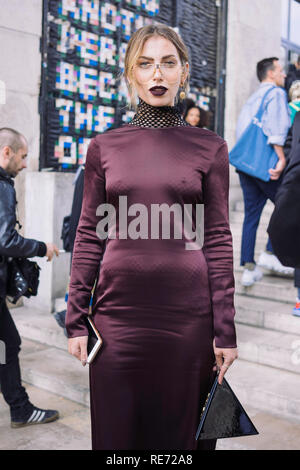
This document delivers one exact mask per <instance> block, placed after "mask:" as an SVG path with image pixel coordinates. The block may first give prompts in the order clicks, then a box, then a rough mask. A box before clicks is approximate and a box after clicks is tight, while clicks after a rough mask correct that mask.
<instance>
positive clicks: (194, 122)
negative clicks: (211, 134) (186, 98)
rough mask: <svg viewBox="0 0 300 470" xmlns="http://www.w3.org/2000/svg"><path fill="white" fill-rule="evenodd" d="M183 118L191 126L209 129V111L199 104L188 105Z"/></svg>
mask: <svg viewBox="0 0 300 470" xmlns="http://www.w3.org/2000/svg"><path fill="white" fill-rule="evenodd" d="M183 119H185V120H186V122H188V123H189V124H191V126H195V127H201V128H202V129H209V127H210V113H209V112H208V111H206V110H205V109H203V108H200V106H196V105H194V106H191V107H189V108H188V109H187V110H186V111H185V113H184V115H183Z"/></svg>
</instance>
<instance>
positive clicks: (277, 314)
mask: <svg viewBox="0 0 300 470" xmlns="http://www.w3.org/2000/svg"><path fill="white" fill-rule="evenodd" d="M273 207H274V206H273V204H272V203H271V202H268V203H267V204H266V206H265V208H264V210H263V213H262V217H261V221H260V225H259V228H258V232H257V238H256V249H255V260H256V261H257V260H258V257H259V255H260V253H261V251H262V250H264V249H265V246H266V243H267V238H268V235H267V232H266V229H267V226H268V223H269V220H270V216H271V214H272V211H273ZM243 209H244V208H243V202H242V201H238V202H237V203H236V204H235V207H234V209H233V210H232V211H231V212H230V226H231V231H232V236H233V248H234V272H235V284H236V286H235V307H236V328H237V337H238V349H239V360H238V361H236V362H235V363H234V364H233V365H232V367H231V369H229V371H228V375H227V377H228V380H229V381H230V383H231V384H232V387H233V389H234V390H235V392H236V394H237V395H238V396H239V398H240V400H241V401H242V403H243V404H245V405H248V406H254V407H255V408H258V409H261V410H263V411H267V412H270V413H272V414H273V415H277V416H280V417H285V418H287V419H292V420H293V421H294V420H296V421H299V423H300V318H298V317H294V316H293V315H292V314H291V312H292V308H293V306H294V304H295V300H296V295H297V292H296V288H295V287H294V279H293V278H283V277H278V276H274V275H270V273H269V272H268V271H264V277H263V279H262V280H261V281H259V282H257V283H255V284H254V285H253V286H251V287H243V286H242V285H241V283H240V280H241V276H242V272H243V268H242V267H241V266H240V265H239V263H240V246H241V233H242V224H243V218H244V213H243V212H244V211H243Z"/></svg>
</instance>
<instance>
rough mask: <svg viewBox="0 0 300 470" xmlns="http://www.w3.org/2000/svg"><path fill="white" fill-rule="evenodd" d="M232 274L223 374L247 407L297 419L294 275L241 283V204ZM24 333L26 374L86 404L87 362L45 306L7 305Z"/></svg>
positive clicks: (299, 342) (299, 388)
mask: <svg viewBox="0 0 300 470" xmlns="http://www.w3.org/2000/svg"><path fill="white" fill-rule="evenodd" d="M272 210H273V205H272V204H271V203H268V204H267V205H266V206H265V209H264V211H263V214H262V218H261V223H260V226H259V230H258V233H257V244H256V260H257V259H258V256H259V254H260V252H261V250H263V249H264V247H265V245H266V242H267V233H266V228H267V225H268V222H269V218H270V215H271V212H272ZM230 223H231V230H232V235H233V247H234V271H235V280H236V289H235V306H236V327H237V335H238V348H239V359H238V360H237V361H235V363H234V364H233V365H232V366H231V367H230V369H229V370H228V372H227V375H226V378H227V379H228V381H229V383H230V384H231V386H232V388H233V390H234V391H235V393H236V394H237V396H238V397H239V399H240V400H241V402H242V404H243V405H244V406H245V407H246V408H247V406H249V407H254V408H256V409H258V410H262V411H264V412H267V413H270V414H272V415H274V416H278V417H280V418H284V419H287V420H292V421H293V422H296V423H297V422H298V423H299V424H300V318H297V317H294V316H293V315H291V310H292V308H293V305H294V302H295V298H296V289H295V287H294V281H293V279H291V278H290V279H288V278H282V277H275V276H270V275H269V274H268V273H267V272H266V273H265V275H264V277H263V279H262V280H261V281H260V282H258V283H256V284H255V285H253V286H251V287H247V288H245V287H242V286H241V284H240V278H241V275H242V268H241V267H240V266H239V259H240V241H241V231H242V223H243V205H242V203H241V202H238V203H237V204H236V205H235V207H234V209H233V210H231V212H230ZM12 314H13V317H14V319H15V322H16V324H17V327H18V329H19V332H20V334H21V336H22V338H23V347H22V353H21V364H22V377H23V380H24V381H25V382H28V383H30V384H33V385H35V386H37V387H40V388H43V389H46V390H48V391H50V392H54V393H57V394H59V395H61V396H63V397H65V398H68V399H70V400H74V401H76V402H78V403H81V404H84V405H88V404H89V386H88V367H83V366H82V365H81V364H80V362H79V361H77V360H76V359H75V358H73V357H71V356H70V355H69V354H68V352H67V339H66V338H65V336H64V334H63V331H62V329H61V328H59V327H58V325H57V324H56V321H55V319H54V317H53V315H52V314H50V313H47V312H41V311H37V310H34V309H30V308H29V307H24V306H21V307H19V308H16V309H13V310H12Z"/></svg>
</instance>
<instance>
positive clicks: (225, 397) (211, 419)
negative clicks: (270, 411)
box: [196, 375, 259, 440]
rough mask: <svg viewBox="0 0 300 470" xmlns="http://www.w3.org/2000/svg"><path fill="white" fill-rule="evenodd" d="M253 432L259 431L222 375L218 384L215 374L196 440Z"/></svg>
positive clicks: (247, 434)
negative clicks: (220, 382)
mask: <svg viewBox="0 0 300 470" xmlns="http://www.w3.org/2000/svg"><path fill="white" fill-rule="evenodd" d="M255 434H259V433H258V431H257V429H256V428H255V426H254V424H253V423H252V421H251V419H250V418H249V416H248V415H247V413H246V411H245V410H244V408H243V407H242V405H241V403H240V402H239V400H238V398H237V397H236V395H235V394H234V392H233V390H232V389H231V388H230V386H229V384H228V382H227V380H226V379H225V378H224V377H223V380H222V384H221V385H220V384H219V383H218V375H217V376H216V378H215V381H214V383H213V386H212V388H211V391H210V393H209V394H208V396H207V399H206V402H205V405H204V408H203V410H202V414H201V417H200V423H199V426H198V429H197V433H196V440H198V439H199V440H202V439H224V438H225V437H239V436H252V435H255Z"/></svg>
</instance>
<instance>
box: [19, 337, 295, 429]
mask: <svg viewBox="0 0 300 470" xmlns="http://www.w3.org/2000/svg"><path fill="white" fill-rule="evenodd" d="M239 330H240V329H239ZM238 335H239V359H238V360H237V361H235V363H234V364H233V365H232V366H231V367H230V369H229V370H228V373H227V374H226V378H227V380H228V382H229V383H230V385H231V387H232V388H233V390H234V392H235V393H236V395H237V396H238V398H239V399H240V401H241V403H242V405H243V406H244V407H245V408H246V411H247V406H251V407H255V408H257V409H260V410H264V411H266V412H269V413H271V414H273V415H275V416H276V415H277V416H279V417H281V419H293V420H297V422H299V423H300V394H299V389H300V374H295V373H292V372H288V371H287V370H279V369H275V368H272V367H268V366H267V365H265V364H257V363H252V362H250V361H246V360H244V358H243V356H245V354H244V345H243V341H244V339H243V335H242V334H241V331H238ZM262 346H263V345H262ZM264 347H265V348H266V347H268V346H264ZM282 349H283V348H281V350H282ZM265 354H266V353H265ZM253 357H254V356H253V352H252V358H253ZM298 357H299V358H300V354H298ZM299 362H300V361H299ZM21 367H22V377H23V381H24V382H26V383H29V384H31V385H34V386H36V387H39V388H41V389H44V390H47V391H49V392H51V393H55V394H58V395H60V396H62V397H64V398H67V399H69V400H73V401H75V402H77V403H80V404H83V405H87V406H88V405H89V383H88V369H87V367H82V366H81V364H80V363H79V361H77V360H76V359H74V358H73V357H71V356H69V355H68V354H67V353H66V352H64V351H61V350H60V349H58V348H51V347H48V346H45V345H41V344H40V343H37V342H32V341H29V340H24V342H23V348H22V352H21ZM254 424H255V423H254Z"/></svg>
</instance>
